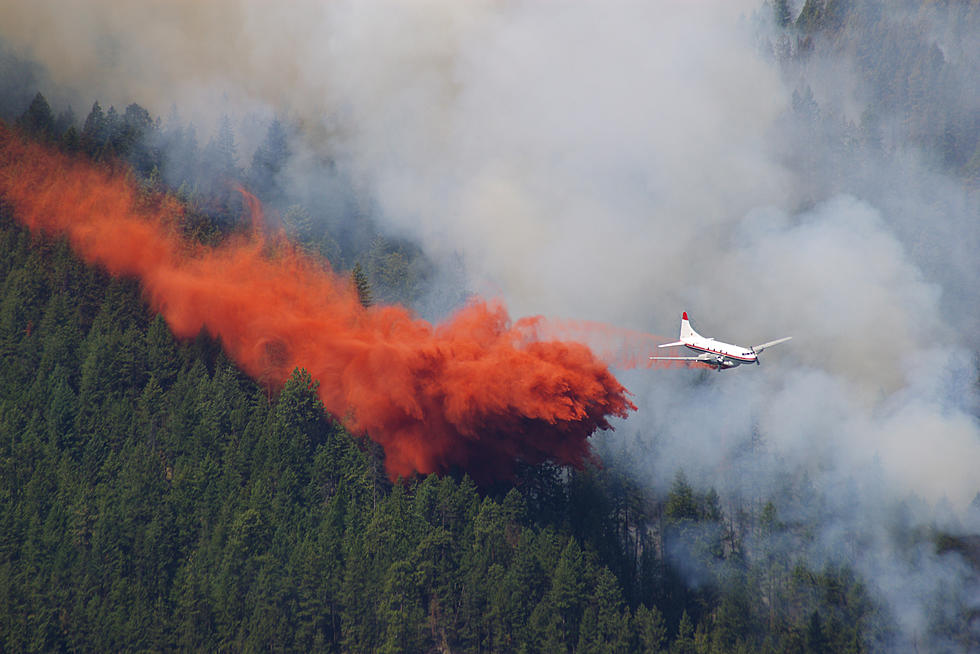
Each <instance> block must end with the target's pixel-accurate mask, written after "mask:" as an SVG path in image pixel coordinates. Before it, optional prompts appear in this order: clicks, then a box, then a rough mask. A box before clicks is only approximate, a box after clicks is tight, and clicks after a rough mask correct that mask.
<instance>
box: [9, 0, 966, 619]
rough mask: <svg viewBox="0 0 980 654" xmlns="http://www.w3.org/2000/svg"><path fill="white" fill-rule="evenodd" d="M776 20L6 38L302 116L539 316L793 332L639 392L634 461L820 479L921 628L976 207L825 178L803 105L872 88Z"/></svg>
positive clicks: (264, 28)
mask: <svg viewBox="0 0 980 654" xmlns="http://www.w3.org/2000/svg"><path fill="white" fill-rule="evenodd" d="M761 5H762V3H761V2H758V1H755V0H753V1H748V0H745V1H739V2H734V1H732V0H701V1H699V2H691V1H689V0H685V1H681V0H677V1H666V0H664V1H646V2H641V1H638V0H637V1H625V0H614V1H610V2H603V3H598V2H591V1H585V0H582V1H570V2H563V3H551V2H534V1H530V0H527V1H519V0H513V1H508V0H503V1H498V0H474V1H471V2H459V1H458V0H416V1H413V2H408V1H399V0H336V1H334V2H318V1H313V0H306V1H298V2H289V3H269V2H264V1H260V0H254V1H251V2H249V1H233V0H213V1H210V2H199V1H196V0H184V1H174V0H167V1H163V0H159V1H151V0H146V1H144V2H127V3H120V2H116V1H114V0H101V1H92V0H88V1H85V2H81V1H76V2H66V1H64V0H47V1H37V0H35V1H34V2H30V3H27V2H24V3H3V4H2V5H0V35H2V37H3V39H4V40H5V41H6V42H7V43H8V45H10V46H12V47H14V48H15V49H16V50H18V52H20V53H22V54H25V55H29V56H31V57H33V58H36V59H38V60H39V61H40V62H41V63H43V64H44V65H45V66H46V68H47V70H48V73H49V75H50V78H51V79H52V80H53V83H54V84H56V85H58V86H57V88H56V89H52V90H51V93H50V95H52V97H63V98H66V99H70V100H71V101H72V102H73V103H76V104H75V109H76V112H78V113H80V114H81V115H82V116H84V114H85V113H87V109H88V107H89V106H90V103H91V102H92V101H94V100H95V99H99V100H100V101H101V102H102V104H103V105H104V106H107V105H109V104H116V105H117V106H118V107H122V106H125V104H128V103H129V102H138V103H140V104H143V105H144V106H146V107H147V108H149V109H150V110H151V111H153V112H154V113H155V114H157V115H164V116H165V115H166V114H167V112H168V111H169V109H170V107H171V106H173V105H176V106H177V107H178V108H179V109H180V111H181V112H182V113H183V114H184V115H187V116H190V117H192V118H195V119H196V120H197V121H199V123H200V124H207V123H208V121H209V120H213V119H214V116H215V114H220V113H229V114H241V113H247V112H256V111H257V112H260V113H261V112H264V113H267V114H271V113H273V112H277V113H279V114H280V115H283V116H288V117H289V118H290V119H292V120H296V121H299V122H301V123H302V124H303V125H305V126H306V128H307V130H308V134H310V135H311V138H313V139H315V140H314V142H315V143H318V144H320V145H318V146H317V147H324V148H326V147H329V148H330V151H331V153H332V154H333V155H335V156H336V158H337V159H338V160H339V161H340V162H341V164H342V165H343V166H344V167H345V169H346V170H348V171H349V172H350V174H351V175H352V178H353V179H354V180H356V182H357V183H358V184H359V185H360V186H361V187H362V188H363V189H365V192H366V193H367V194H368V195H369V196H370V197H371V199H372V201H373V203H374V204H375V205H376V207H377V213H378V219H379V220H380V221H381V222H382V223H383V224H385V225H386V227H387V228H388V229H390V230H392V231H393V232H395V233H398V234H401V235H406V236H409V237H411V238H413V239H415V240H418V241H419V242H420V243H421V244H422V245H423V247H424V248H425V250H426V252H427V253H428V254H429V255H430V256H432V257H433V258H434V259H435V260H437V261H439V260H442V259H443V258H446V259H448V258H451V257H456V256H458V257H460V258H461V259H462V260H463V262H464V265H465V268H466V271H467V274H468V276H469V279H468V283H469V285H470V288H471V289H474V290H476V291H479V292H482V293H484V294H489V295H496V296H500V297H502V298H504V299H505V300H506V302H507V303H508V305H509V307H510V308H511V311H512V313H513V315H515V317H516V316H521V315H528V314H538V313H541V314H545V315H548V316H555V317H567V318H576V319H588V320H602V321H607V322H611V323H614V324H617V325H621V326H623V327H629V328H633V329H639V330H644V331H651V332H654V333H657V334H666V335H669V336H670V337H671V338H673V336H674V333H675V331H676V329H677V323H678V319H679V316H680V313H681V311H683V310H687V311H689V312H690V313H691V316H692V319H693V321H694V324H695V327H696V328H697V329H698V330H699V331H701V333H703V334H705V335H708V336H715V337H717V338H719V339H722V340H727V341H734V342H737V343H742V344H745V345H751V344H755V343H760V342H763V341H768V340H771V339H774V338H778V337H781V336H786V335H792V336H794V340H793V341H791V342H789V343H787V344H785V345H780V346H779V347H778V348H773V349H772V350H770V351H767V352H766V353H765V354H764V355H763V361H764V363H763V365H762V366H760V367H759V368H754V367H753V368H751V369H746V368H739V369H736V370H733V371H730V372H726V373H721V374H717V375H715V374H713V373H712V374H711V375H708V376H706V377H704V376H703V375H701V374H700V373H696V372H689V371H675V370H665V371H642V372H640V371H634V372H628V373H623V375H622V380H623V381H624V382H625V383H626V384H627V386H629V387H630V388H631V390H632V391H633V393H634V396H635V401H636V404H637V405H638V406H639V407H640V410H639V412H638V413H637V414H636V415H635V416H634V417H632V418H630V419H629V420H628V421H626V423H625V424H621V425H620V427H619V428H618V429H617V432H616V434H615V435H614V436H612V437H611V439H612V441H613V442H614V446H613V450H616V449H617V448H618V449H620V450H626V451H629V452H630V457H631V458H632V460H633V461H634V462H638V463H635V464H634V468H635V470H636V471H637V472H638V473H640V474H643V475H645V476H646V478H647V479H649V480H650V483H651V484H654V485H658V486H661V487H662V486H664V485H667V484H669V482H670V479H671V478H672V476H673V474H674V472H675V471H676V469H677V468H679V467H683V468H684V469H685V470H686V471H687V472H688V475H689V477H690V478H691V479H692V480H693V481H695V482H696V483H697V484H699V485H702V486H704V487H707V486H709V485H715V486H716V487H718V488H719V490H722V489H724V490H725V491H727V492H729V493H743V494H745V495H746V496H750V497H759V496H764V495H765V494H766V493H767V492H774V490H775V489H776V487H777V481H778V480H779V479H780V478H782V477H784V476H785V475H787V474H791V475H795V474H797V473H801V472H803V471H805V472H806V474H807V475H809V477H810V479H811V480H812V482H813V483H814V486H815V488H816V492H817V493H818V494H819V496H820V497H821V498H822V503H821V508H820V510H816V509H814V512H813V513H812V514H811V515H809V516H808V519H810V520H814V521H817V524H818V525H819V526H820V528H821V529H822V530H823V531H822V532H821V533H822V534H823V537H822V538H821V539H819V543H818V544H817V546H815V547H814V553H813V555H814V556H821V555H823V554H826V555H828V556H830V555H832V554H833V553H834V552H835V548H834V547H833V543H835V542H839V541H840V540H841V539H848V538H856V537H858V536H860V537H862V538H865V540H866V541H867V542H868V543H869V544H870V545H869V547H870V549H869V550H868V551H867V552H856V553H852V556H853V557H854V563H855V565H856V566H857V567H858V569H859V570H861V571H862V572H864V573H865V574H867V575H869V576H873V577H874V578H875V579H876V580H877V585H878V588H879V590H880V591H881V592H882V593H884V594H885V596H887V597H889V598H890V600H891V601H892V605H893V607H894V608H895V610H896V613H897V614H898V615H899V617H900V620H901V624H902V626H903V628H904V629H905V630H906V633H908V634H916V633H921V631H922V630H923V629H924V628H925V610H926V608H925V607H926V606H927V605H928V601H929V598H930V597H931V593H932V592H933V590H934V589H935V588H936V587H937V586H938V585H939V584H949V583H953V581H951V580H956V579H958V578H959V577H960V575H958V574H957V570H958V568H957V566H958V565H960V563H958V562H957V561H956V560H954V559H950V558H940V557H938V556H936V555H935V554H933V553H931V552H930V551H929V549H928V548H926V549H925V550H924V551H923V552H919V553H918V554H917V558H912V557H909V556H907V555H908V552H905V551H901V550H899V549H897V548H896V546H895V544H894V542H893V541H892V540H891V539H890V536H888V533H889V529H890V528H891V523H889V522H888V521H889V520H893V519H894V515H895V513H894V511H890V509H891V508H892V507H894V506H898V505H901V506H904V507H906V508H907V509H908V516H910V517H907V518H905V519H907V520H908V521H909V524H906V525H905V527H907V528H912V527H921V526H928V525H931V524H935V523H936V521H942V523H943V524H944V526H946V527H948V528H950V529H954V530H955V529H957V528H959V527H957V526H956V525H957V524H962V521H963V520H968V519H969V518H968V515H967V507H968V505H969V503H970V502H971V501H972V500H973V499H974V497H975V496H976V495H977V492H978V490H980V485H978V481H977V479H978V478H977V474H976V470H977V464H978V463H980V428H978V424H977V418H976V407H977V397H976V385H975V379H976V364H975V356H974V351H975V348H976V346H977V342H978V341H977V339H976V336H975V335H974V333H973V332H974V331H975V329H969V331H968V330H967V327H973V328H975V326H976V322H975V319H976V316H977V313H976V311H977V309H976V307H975V306H973V305H975V304H976V302H975V297H976V280H977V279H978V272H980V271H978V264H977V262H976V252H977V249H976V247H975V246H976V245H977V244H978V234H977V232H978V227H977V224H978V223H977V221H976V217H977V205H976V198H975V197H973V198H971V197H970V196H969V195H967V194H966V193H965V191H964V190H963V188H962V187H961V186H960V184H959V183H958V182H957V181H956V180H952V179H948V178H946V177H944V176H943V175H941V174H940V173H938V172H935V171H934V170H932V169H930V168H929V167H928V166H926V165H925V164H924V163H922V158H921V157H919V156H918V155H917V153H916V152H915V150H914V148H912V147H911V146H910V147H908V148H903V147H896V148H893V149H892V150H891V151H890V152H889V153H888V156H887V157H885V156H883V155H881V154H875V153H872V152H867V151H864V150H862V149H861V148H857V149H856V150H855V151H854V152H853V153H851V154H844V155H840V154H839V153H838V154H834V155H833V156H830V155H829V154H828V155H827V156H823V155H824V154H825V153H827V152H831V151H833V152H836V150H834V149H833V148H834V146H835V143H834V139H835V138H838V137H839V136H840V135H839V134H835V133H834V132H833V131H831V132H830V133H829V134H824V136H826V138H825V139H814V138H812V136H811V137H810V138H804V137H803V136H801V135H804V134H811V135H812V132H808V131H807V129H806V126H805V125H801V121H802V120H803V119H802V118H800V117H798V116H794V115H793V113H792V111H791V105H792V94H793V91H794V89H796V88H797V86H798V85H799V83H800V81H801V78H802V77H804V76H808V75H809V77H807V82H808V83H810V84H811V86H812V88H813V90H814V94H815V97H816V98H817V100H818V101H819V102H822V103H824V105H825V106H828V105H831V104H832V105H834V106H835V107H836V110H838V111H839V113H840V114H841V115H843V116H845V117H846V116H847V115H850V114H856V115H857V116H860V113H861V110H862V108H863V105H862V103H863V102H864V101H865V100H864V99H863V98H861V97H859V94H858V93H857V92H856V85H855V84H854V79H853V76H852V75H853V69H852V68H851V67H849V66H848V65H847V62H846V61H835V60H828V61H823V62H813V63H812V66H811V68H810V69H808V70H798V71H794V74H793V75H786V74H784V71H781V70H780V67H779V64H778V63H777V62H776V61H775V59H774V57H773V56H772V53H771V51H769V50H767V48H766V47H764V45H765V41H764V40H763V39H762V38H761V37H760V30H764V28H765V26H764V23H765V21H760V20H759V19H758V16H757V15H756V11H757V10H759V9H760V7H761ZM965 47H968V48H976V47H977V44H976V43H975V42H974V43H972V44H966V46H965ZM969 54H971V56H975V55H976V53H969ZM818 64H822V65H818ZM852 91H853V92H852ZM800 161H806V162H809V164H808V165H806V166H801V165H800V163H799V162H800ZM830 162H832V163H833V164H834V165H833V166H831V165H829V163H830ZM296 173H297V179H299V180H302V181H303V183H304V184H316V183H317V182H316V179H315V176H312V175H310V174H309V171H302V170H296ZM842 178H844V181H842ZM814 189H819V191H818V192H816V194H815V191H814ZM924 221H925V224H924ZM971 297H972V298H974V301H973V302H972V303H971V302H969V301H968V298H971ZM748 441H753V442H757V443H758V442H761V443H763V444H764V445H763V446H762V447H761V448H760V449H757V450H753V452H754V454H752V455H751V456H749V457H748V458H746V457H745V456H743V455H742V454H740V453H742V452H744V450H745V444H746V442H748ZM903 515H905V514H903ZM950 516H952V517H950ZM913 560H914V565H913V564H911V563H910V561H913ZM956 583H959V582H956ZM954 585H955V584H954ZM960 590H961V591H962V593H963V594H964V597H969V598H972V599H971V600H969V601H974V602H975V601H977V594H976V589H973V588H962V589H960ZM910 598H913V599H910ZM914 598H919V599H914Z"/></svg>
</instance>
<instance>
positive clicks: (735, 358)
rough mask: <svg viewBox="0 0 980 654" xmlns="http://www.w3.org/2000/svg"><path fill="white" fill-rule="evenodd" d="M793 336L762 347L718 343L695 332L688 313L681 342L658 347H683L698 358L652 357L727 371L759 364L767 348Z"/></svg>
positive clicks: (682, 327) (684, 320)
mask: <svg viewBox="0 0 980 654" xmlns="http://www.w3.org/2000/svg"><path fill="white" fill-rule="evenodd" d="M791 338H793V337H792V336H787V337H785V338H780V339H777V340H775V341H769V342H768V343H763V344H762V345H756V346H755V347H742V346H741V345H732V344H731V343H722V342H721V341H716V340H715V339H713V338H706V337H704V336H702V335H701V334H699V333H697V332H696V331H694V329H693V328H692V327H691V323H690V322H688V320H687V311H685V312H684V315H683V316H681V336H680V339H681V340H679V341H674V342H673V343H664V344H663V345H660V346H658V347H674V346H677V345H683V346H684V347H687V348H690V349H692V350H694V351H695V352H700V353H701V354H699V355H698V356H696V357H650V358H651V359H654V360H656V361H700V362H701V363H705V364H707V365H709V366H711V367H712V368H714V369H715V370H718V371H721V370H727V369H728V368H734V367H735V366H740V365H742V364H743V363H755V364H758V363H759V352H762V351H763V350H764V349H766V348H767V347H772V346H773V345H778V344H779V343H784V342H785V341H788V340H789V339H791Z"/></svg>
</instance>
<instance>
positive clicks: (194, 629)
mask: <svg viewBox="0 0 980 654" xmlns="http://www.w3.org/2000/svg"><path fill="white" fill-rule="evenodd" d="M0 243H2V248H0V250H2V252H3V253H4V256H3V259H2V267H0V273H2V277H0V279H2V286H0V288H2V299H0V330H2V331H0V346H2V350H0V351H2V356H3V365H2V366H0V370H2V375H3V377H2V380H0V389H2V397H0V433H2V434H3V442H2V450H0V466H2V470H0V472H2V474H0V479H2V483H3V486H2V489H0V493H2V497H3V502H2V517H0V520H2V528H0V533H2V549H0V552H2V561H0V587H2V588H3V591H2V595H0V598H2V599H0V634H2V636H3V642H4V649H5V650H8V651H53V650H62V649H65V650H76V649H82V650H118V649H154V650H156V649H171V648H174V647H176V648H180V649H233V650H240V649H257V650H265V649H288V650H318V649H319V650H327V651H365V652H368V651H391V652H400V651H437V650H442V651H446V650H447V649H448V650H451V651H474V652H476V651H495V652H504V651H520V650H527V651H540V652H554V651H566V650H568V651H583V652H585V651H596V652H601V651H660V650H661V649H666V648H668V646H669V647H670V648H671V651H694V650H692V649H691V648H692V647H694V643H695V642H697V643H700V648H701V649H704V648H705V647H708V646H709V644H713V645H712V646H714V647H716V648H721V649H722V650H726V649H731V648H733V647H736V646H743V648H744V649H746V651H752V650H755V649H757V648H759V647H761V646H762V645H763V644H768V645H767V646H769V647H771V648H773V649H774V650H777V651H778V650H783V649H785V648H787V647H790V644H791V643H796V644H798V645H800V646H802V645H804V644H809V645H812V647H811V649H809V650H806V651H831V650H827V649H826V648H824V649H820V647H824V645H827V646H830V645H833V644H835V643H836V644H837V645H839V646H841V647H843V646H844V645H845V644H846V645H847V646H849V647H853V648H857V650H860V649H862V642H863V638H865V637H866V636H867V635H868V634H869V633H871V631H870V630H872V629H877V628H880V625H878V623H876V622H875V620H878V619H879V618H874V615H875V614H874V609H873V606H872V604H871V603H870V602H869V599H868V597H867V595H866V593H865V592H864V591H863V590H862V587H861V584H859V583H858V582H857V581H855V580H854V579H853V577H852V576H851V575H850V574H849V573H848V572H847V571H846V570H833V569H828V570H823V571H809V570H807V568H806V565H805V562H804V561H793V560H792V559H789V558H785V556H786V554H785V553H783V554H781V555H779V556H776V555H775V553H774V554H773V555H772V556H770V557H767V559H766V560H765V562H764V564H763V565H762V566H761V567H760V566H758V565H750V564H749V563H748V560H747V558H746V556H745V551H744V550H745V547H746V543H745V542H742V539H749V538H751V537H752V536H751V534H749V533H739V532H737V531H736V530H735V529H734V528H733V527H734V525H733V523H732V517H731V516H726V515H725V514H724V513H723V512H722V511H721V509H720V505H719V502H720V500H719V498H718V497H717V495H708V496H704V497H702V496H699V495H698V494H696V493H694V492H693V491H692V489H691V488H690V486H689V485H687V483H686V482H685V481H684V479H683V477H682V476H681V477H678V479H677V480H676V481H675V484H674V489H673V492H672V493H671V494H670V495H669V496H668V497H666V498H664V500H663V501H660V502H658V501H657V500H655V498H652V497H648V496H645V495H644V494H643V493H642V492H639V491H638V490H637V489H636V487H635V486H634V485H631V483H630V482H629V480H628V479H623V478H621V477H619V476H618V475H617V474H616V473H615V472H613V471H602V470H590V471H584V472H573V473H571V474H562V473H561V471H559V470H557V469H555V468H552V467H544V468H540V469H527V470H525V471H524V472H523V473H522V474H521V475H520V478H519V479H517V480H516V482H515V484H514V485H511V484H503V485H500V486H499V487H494V488H484V489H478V488H477V487H475V486H474V484H473V483H472V482H471V481H470V480H469V479H468V478H467V477H465V476H463V477H460V478H455V477H452V476H450V477H445V478H438V477H436V476H434V475H433V476H428V477H425V478H419V479H414V480H408V481H400V482H398V483H395V484H392V483H390V482H389V481H388V480H387V479H386V478H385V476H384V474H383V471H382V467H381V463H380V460H379V454H378V451H377V450H376V449H374V448H372V447H369V446H368V445H367V442H365V441H359V440H354V439H352V438H351V437H350V436H349V435H347V434H346V433H345V432H344V431H343V430H342V429H341V428H340V427H338V426H337V425H336V424H334V423H332V422H331V421H330V419H329V417H327V416H326V415H324V413H323V410H322V407H321V406H320V405H319V402H318V401H317V399H316V396H315V394H314V393H313V392H312V389H313V388H315V384H316V382H315V381H314V380H311V379H310V378H309V376H308V375H306V374H305V373H304V372H302V371H297V372H296V373H295V375H294V377H293V378H292V379H291V380H290V381H289V383H287V384H286V386H285V388H283V389H282V390H281V391H278V392H275V393H273V394H271V395H270V393H269V390H268V389H263V388H261V387H259V386H258V385H256V384H255V383H254V382H252V381H251V380H249V379H247V378H245V377H243V375H242V374H241V373H239V372H238V371H237V370H236V369H235V368H234V366H232V365H231V363H230V362H229V361H228V360H227V359H226V358H225V357H224V356H223V355H222V354H221V351H220V346H219V344H217V343H215V342H214V341H212V340H211V339H210V338H209V337H208V336H207V334H203V333H202V334H201V335H200V336H199V337H198V338H197V339H195V340H194V341H192V342H186V343H179V342H175V341H174V339H173V338H172V336H171V335H170V333H169V331H168V329H167V327H166V325H165V323H164V322H163V321H162V319H161V318H159V317H152V316H149V315H147V312H146V310H145V308H144V306H143V304H142V303H141V300H140V298H139V295H138V292H137V289H136V286H135V284H134V283H132V282H130V281H126V280H112V279H109V278H107V277H106V275H105V274H103V273H101V272H99V271H98V270H95V269H92V268H86V267H85V266H84V265H83V264H82V263H81V262H79V261H78V260H77V259H76V258H75V257H74V256H73V255H72V254H71V253H70V251H69V250H68V248H67V246H66V245H65V244H64V243H48V242H44V241H42V240H39V239H37V238H35V237H32V236H31V235H30V234H28V233H27V232H26V231H25V230H23V229H21V228H19V227H17V226H15V225H14V224H13V223H12V221H11V218H10V216H9V215H7V214H6V213H5V215H4V216H3V223H2V233H0ZM743 519H744V516H743ZM755 522H756V524H755V525H754V527H753V531H756V532H760V533H762V532H766V531H769V532H771V531H772V530H774V529H780V528H781V527H780V526H779V524H778V521H777V518H776V516H775V515H773V509H772V507H771V506H769V507H768V508H765V509H764V510H763V513H762V515H761V516H757V519H756V521H755ZM665 539H668V542H673V543H674V546H680V545H681V544H683V547H684V548H685V549H686V548H687V547H691V548H692V550H691V551H690V552H689V553H684V554H680V555H679V558H677V559H676V560H674V558H673V557H672V556H671V555H670V553H669V548H668V547H666V545H665ZM690 566H694V567H695V568H696V569H697V570H699V572H698V574H699V575H703V576H702V578H701V581H700V583H699V585H698V587H697V588H694V589H691V588H689V587H688V585H687V583H686V580H685V576H686V575H687V574H688V570H686V569H685V568H689V567H690ZM763 598H764V601H763ZM876 625H877V626H876ZM832 650H833V651H843V650H842V649H840V648H838V647H837V646H833V647H832Z"/></svg>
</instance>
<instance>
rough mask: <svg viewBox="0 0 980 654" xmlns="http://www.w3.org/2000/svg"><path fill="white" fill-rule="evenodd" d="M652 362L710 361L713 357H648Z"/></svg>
mask: <svg viewBox="0 0 980 654" xmlns="http://www.w3.org/2000/svg"><path fill="white" fill-rule="evenodd" d="M650 358H651V359H653V360H654V361H712V360H714V358H715V357H714V355H711V354H700V355H698V356H696V357H650Z"/></svg>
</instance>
